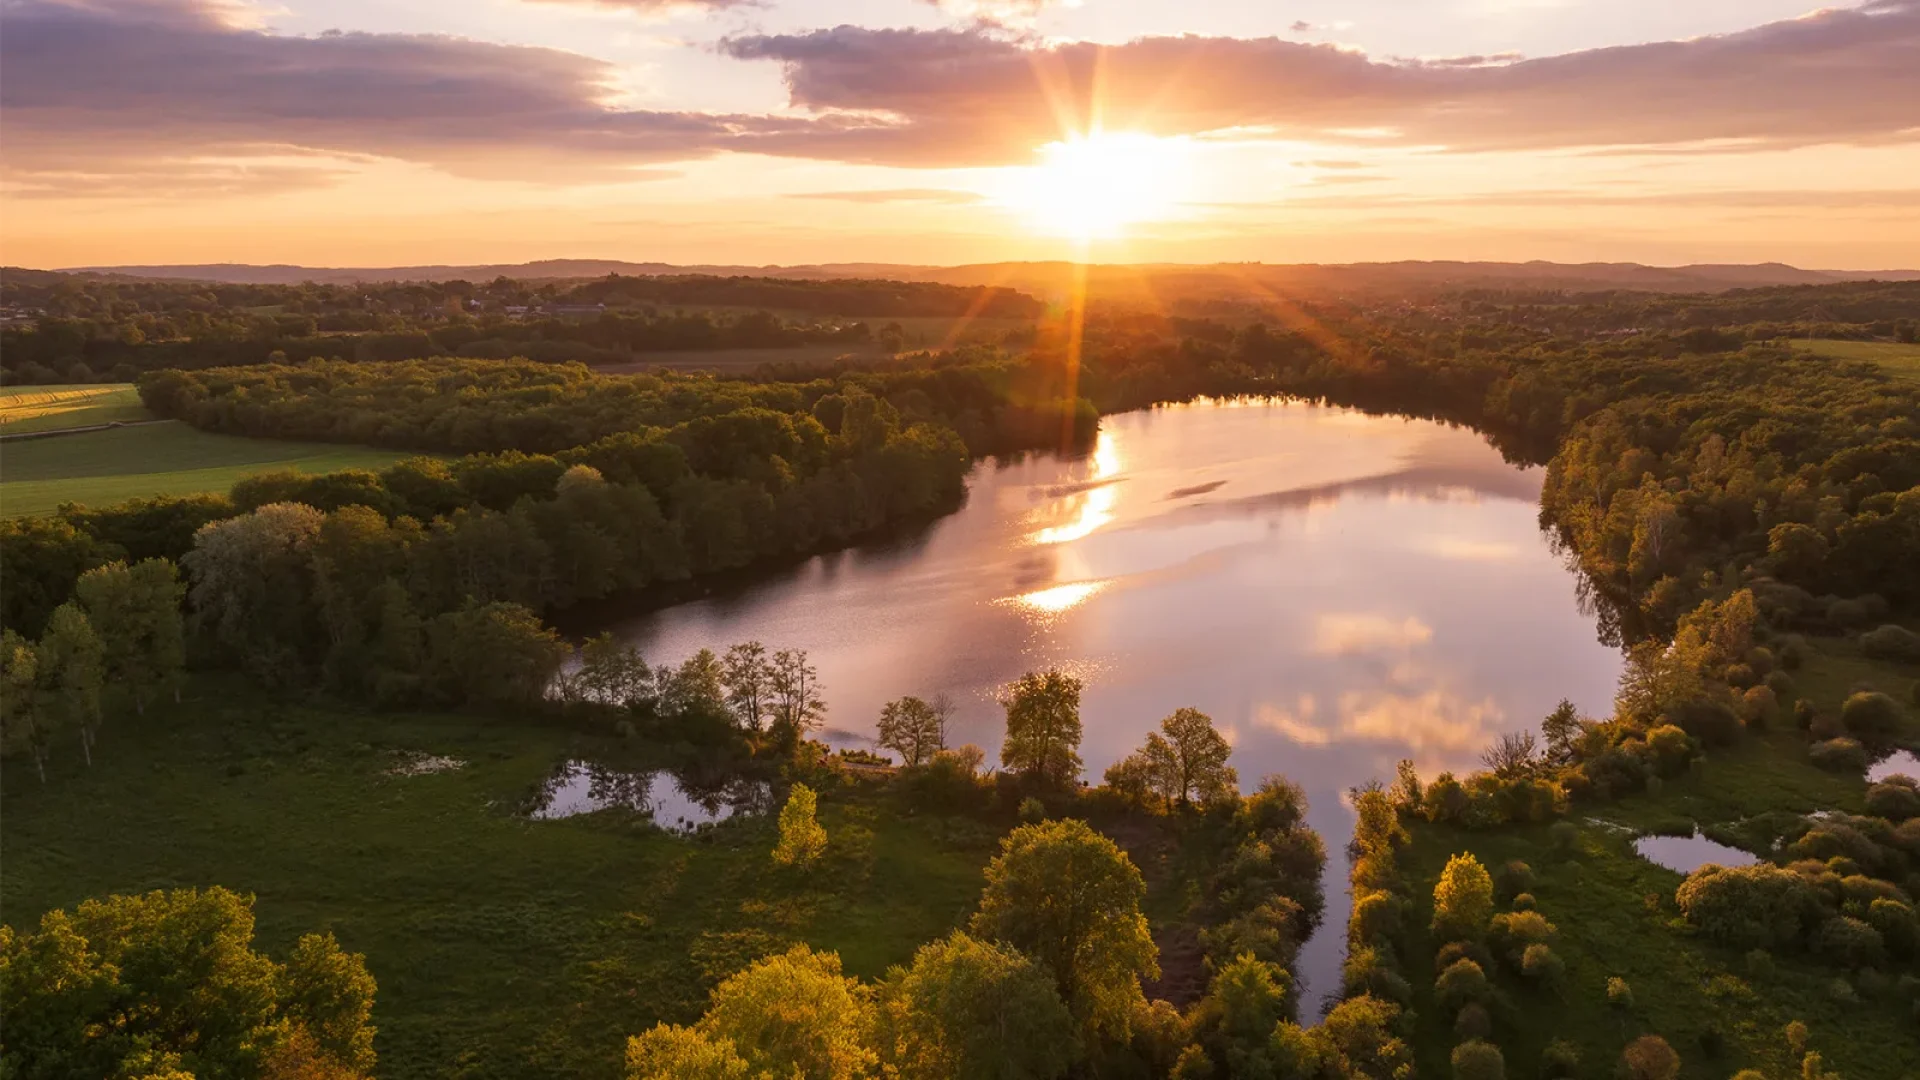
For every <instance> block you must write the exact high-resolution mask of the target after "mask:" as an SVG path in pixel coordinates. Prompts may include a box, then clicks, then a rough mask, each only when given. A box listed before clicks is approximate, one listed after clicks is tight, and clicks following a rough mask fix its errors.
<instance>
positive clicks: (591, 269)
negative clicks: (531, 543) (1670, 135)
mask: <svg viewBox="0 0 1920 1080" xmlns="http://www.w3.org/2000/svg"><path fill="white" fill-rule="evenodd" d="M56 272H57V273H62V274H90V275H99V276H103V277H108V276H110V277H121V278H132V279H156V278H157V279H165V280H189V281H208V282H220V283H225V284H248V285H291V284H298V283H300V282H307V281H311V282H317V283H322V284H352V283H355V282H363V281H448V280H454V279H461V280H467V281H475V282H479V281H491V280H492V279H494V278H497V277H509V278H517V279H521V280H565V279H577V278H598V277H606V276H607V275H609V274H622V275H636V276H637V275H673V274H713V275H719V276H727V277H732V276H748V277H775V278H803V279H813V280H824V279H832V278H869V279H872V278H884V279H888V280H894V281H927V282H939V283H941V284H947V285H1003V286H1008V287H1011V288H1014V289H1019V290H1021V291H1023V292H1029V293H1033V294H1035V295H1038V296H1043V297H1049V298H1057V297H1060V296H1064V295H1066V294H1067V293H1068V291H1069V290H1070V289H1071V288H1072V287H1073V285H1074V282H1075V280H1076V279H1077V278H1078V277H1079V276H1080V275H1081V274H1084V275H1085V278H1086V282H1087V285H1088V287H1089V288H1090V289H1092V291H1093V292H1095V293H1096V294H1098V295H1099V296H1101V297H1102V298H1103V299H1109V300H1126V299H1139V300H1148V299H1159V300H1167V299H1170V298H1173V297H1179V298H1183V299H1204V298H1208V297H1220V298H1227V297H1247V296H1254V297H1257V296H1260V295H1262V294H1265V293H1269V292H1276V293H1285V294H1289V295H1316V294H1317V295H1332V294H1341V295H1366V294H1369V293H1397V294H1404V293H1407V292H1409V291H1413V292H1418V291H1422V290H1428V289H1443V288H1444V289H1457V288H1472V287H1486V288H1526V289H1564V290H1569V291H1579V292H1592V291H1604V290H1614V289H1620V290H1631V291H1641V292H1662V293H1690V292H1702V293H1711V292H1724V291H1726V290H1728V289H1742V288H1755V287H1762V286H1781V285H1829V284H1834V283H1837V282H1846V281H1869V280H1881V281H1913V280H1920V270H1882V271H1859V270H1804V269H1801V268H1799V267H1794V266H1788V265H1786V264H1784V263H1758V264H1753V265H1737V264H1731V265H1722V264H1695V265H1690V266H1644V265H1641V264H1639V263H1550V262H1525V263H1502V262H1391V263H1347V264H1317V263H1300V264H1269V263H1214V264H1177V263H1152V264H1140V265H1117V264H1096V265H1093V266H1089V267H1086V268H1084V269H1083V268H1079V267H1076V266H1074V265H1073V264H1071V263H1066V262H1005V263H981V264H975V265H968V266H915V265H909V264H901V263H823V264H818V265H808V266H732V265H675V264H670V263H659V262H625V261H620V260H614V259H546V260H541V261H538V262H526V263H492V264H481V265H466V266H451V265H428V266H387V267H312V266H292V265H284V264H276V265H269V266H254V265H248V264H243V263H204V264H178V265H158V266H88V267H75V268H71V269H67V270H61V271H56ZM15 273H21V272H18V271H11V270H9V271H7V274H8V276H12V275H14V274H15ZM26 273H38V272H31V271H29V272H26Z"/></svg>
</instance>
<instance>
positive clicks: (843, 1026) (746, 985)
mask: <svg viewBox="0 0 1920 1080" xmlns="http://www.w3.org/2000/svg"><path fill="white" fill-rule="evenodd" d="M871 1009H872V1004H871V1002H870V1000H869V993H868V991H867V989H866V988H865V987H863V986H861V985H860V983H859V981H858V980H855V979H850V978H847V977H846V976H844V975H842V974H841V973H840V957H839V956H838V955H837V954H835V953H830V952H814V951H813V950H812V949H809V948H807V947H806V946H805V945H796V946H794V947H793V948H791V949H789V950H787V951H786V952H784V953H778V954H775V955H773V956H769V957H767V958H766V959H764V960H761V961H760V962H758V963H756V964H754V965H753V966H752V967H749V968H747V969H746V970H745V971H741V972H739V973H737V974H735V975H733V976H731V977H730V978H728V979H727V980H726V981H725V982H722V983H721V984H720V985H719V986H717V987H715V988H714V990H713V1003H712V1005H711V1006H710V1007H709V1008H708V1009H707V1014H706V1016H705V1017H703V1018H702V1019H701V1021H700V1025H699V1027H700V1031H701V1032H702V1033H703V1034H705V1035H707V1036H708V1037H709V1038H711V1039H715V1040H725V1041H726V1042H728V1043H731V1044H732V1045H733V1047H734V1050H735V1052H737V1053H738V1054H739V1055H740V1057H741V1058H742V1059H744V1060H745V1061H746V1063H747V1066H748V1069H749V1071H750V1075H753V1076H779V1077H791V1078H793V1080H853V1078H855V1077H860V1076H864V1075H865V1074H866V1071H867V1069H868V1068H869V1067H870V1066H871V1065H872V1063H873V1061H874V1055H873V1052H872V1051H871V1050H869V1049H868V1048H867V1046H866V1044H865V1041H864V1036H865V1034H866V1032H867V1030H868V1025H869V1022H870V1021H869V1014H870V1012H871Z"/></svg>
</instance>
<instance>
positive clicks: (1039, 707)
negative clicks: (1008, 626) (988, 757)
mask: <svg viewBox="0 0 1920 1080" xmlns="http://www.w3.org/2000/svg"><path fill="white" fill-rule="evenodd" d="M1081 688H1082V684H1081V682H1080V680H1079V679H1076V678H1074V677H1073V676H1071V675H1068V674H1066V673H1064V672H1062V671H1060V670H1058V669H1054V668H1049V669H1048V670H1046V671H1044V672H1033V671H1030V672H1028V673H1026V674H1025V675H1022V676H1020V678H1019V680H1018V681H1017V682H1015V683H1014V684H1013V685H1012V686H1010V687H1008V688H1007V693H1006V696H1005V697H1003V698H1002V699H1001V701H1000V705H1001V707H1002V708H1004V709H1006V711H1007V737H1006V739H1005V741H1004V742H1002V743H1001V744H1000V763H1001V764H1002V765H1005V766H1006V767H1007V768H1009V769H1014V770H1017V771H1019V772H1023V773H1026V774H1027V775H1029V776H1032V777H1035V778H1037V779H1039V780H1041V781H1043V782H1045V783H1048V784H1053V785H1055V786H1059V787H1066V786H1070V785H1071V784H1072V783H1073V781H1074V780H1075V778H1077V777H1078V776H1079V775H1080V754H1079V750H1080V690H1081Z"/></svg>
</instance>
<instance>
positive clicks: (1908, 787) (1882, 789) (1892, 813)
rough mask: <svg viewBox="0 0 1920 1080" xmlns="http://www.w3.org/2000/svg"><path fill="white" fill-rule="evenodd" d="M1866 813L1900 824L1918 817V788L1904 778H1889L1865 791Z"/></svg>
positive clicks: (1907, 778) (1919, 793)
mask: <svg viewBox="0 0 1920 1080" xmlns="http://www.w3.org/2000/svg"><path fill="white" fill-rule="evenodd" d="M1867 813H1869V814H1871V815H1873V816H1874V817H1882V818H1886V819H1887V820H1888V821H1892V822H1896V823H1897V822H1902V821H1905V820H1907V819H1908V818H1910V817H1920V787H1916V785H1915V781H1914V780H1913V779H1912V778H1911V777H1906V776H1890V777H1888V778H1887V779H1885V780H1882V781H1881V782H1879V783H1877V784H1875V785H1873V786H1872V787H1869V788H1868V789H1867Z"/></svg>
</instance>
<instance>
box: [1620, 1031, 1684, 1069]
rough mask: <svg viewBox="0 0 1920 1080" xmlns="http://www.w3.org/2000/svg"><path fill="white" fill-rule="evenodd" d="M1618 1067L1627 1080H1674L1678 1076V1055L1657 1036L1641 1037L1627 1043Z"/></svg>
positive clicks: (1665, 1041)
mask: <svg viewBox="0 0 1920 1080" xmlns="http://www.w3.org/2000/svg"><path fill="white" fill-rule="evenodd" d="M1620 1065H1621V1070H1620V1071H1621V1074H1622V1075H1623V1076H1625V1077H1626V1078H1627V1080H1674V1077H1676V1076H1679V1075H1680V1055H1679V1054H1676V1053H1674V1052H1673V1047H1671V1046H1668V1045H1667V1040H1665V1039H1663V1038H1661V1037H1660V1036H1658V1035H1642V1036H1640V1037H1639V1038H1637V1039H1635V1040H1633V1041H1632V1042H1630V1043H1628V1044H1627V1049H1626V1051H1625V1052H1623V1053H1622V1054H1621V1055H1620Z"/></svg>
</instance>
